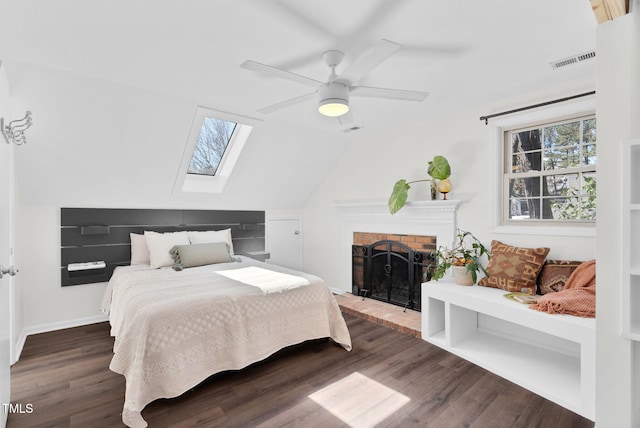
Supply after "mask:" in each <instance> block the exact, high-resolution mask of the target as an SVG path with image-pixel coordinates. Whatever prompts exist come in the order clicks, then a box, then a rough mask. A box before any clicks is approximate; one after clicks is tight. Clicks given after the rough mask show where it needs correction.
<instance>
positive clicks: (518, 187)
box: [509, 177, 540, 198]
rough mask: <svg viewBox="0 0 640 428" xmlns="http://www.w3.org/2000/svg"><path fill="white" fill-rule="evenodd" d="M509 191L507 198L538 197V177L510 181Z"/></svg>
mask: <svg viewBox="0 0 640 428" xmlns="http://www.w3.org/2000/svg"><path fill="white" fill-rule="evenodd" d="M509 189H510V192H509V198H513V197H515V198H530V197H534V196H540V177H529V178H516V179H511V180H509Z"/></svg>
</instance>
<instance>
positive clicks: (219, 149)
mask: <svg viewBox="0 0 640 428" xmlns="http://www.w3.org/2000/svg"><path fill="white" fill-rule="evenodd" d="M235 129H236V123H234V122H227V121H225V120H220V119H215V118H211V117H205V118H204V121H203V123H202V128H201V129H200V135H199V136H198V142H197V144H196V148H195V150H194V151H193V156H192V157H191V162H189V170H188V171H187V172H188V174H199V175H215V174H216V171H217V170H218V167H219V166H220V161H221V160H222V157H223V156H224V153H225V150H226V149H227V147H228V146H229V142H230V141H231V137H232V135H233V131H234V130H235Z"/></svg>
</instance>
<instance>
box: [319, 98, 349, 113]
mask: <svg viewBox="0 0 640 428" xmlns="http://www.w3.org/2000/svg"><path fill="white" fill-rule="evenodd" d="M318 111H319V112H320V113H321V114H323V115H325V116H329V117H338V116H342V115H343V114H346V113H347V112H348V111H349V103H348V102H347V100H324V101H320V106H318Z"/></svg>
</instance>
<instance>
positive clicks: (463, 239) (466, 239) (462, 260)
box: [431, 229, 491, 285]
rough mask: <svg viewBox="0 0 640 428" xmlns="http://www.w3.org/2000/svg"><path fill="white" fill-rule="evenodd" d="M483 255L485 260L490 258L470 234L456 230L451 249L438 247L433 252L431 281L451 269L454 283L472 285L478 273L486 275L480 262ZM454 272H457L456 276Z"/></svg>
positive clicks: (485, 249) (476, 279) (480, 243)
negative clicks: (434, 263)
mask: <svg viewBox="0 0 640 428" xmlns="http://www.w3.org/2000/svg"><path fill="white" fill-rule="evenodd" d="M485 254H486V256H487V259H490V258H491V254H490V253H489V250H487V248H486V247H485V246H484V245H482V242H480V241H479V240H478V238H476V237H475V236H473V234H472V233H471V232H467V231H464V230H460V229H458V233H457V235H456V241H455V244H454V246H453V248H451V249H449V248H446V247H438V249H437V250H436V251H435V252H434V257H435V261H436V266H435V268H434V270H433V272H432V273H431V279H432V280H434V281H437V280H439V279H441V278H442V277H444V275H445V273H446V272H447V270H449V269H450V268H451V269H453V270H454V279H455V280H456V283H458V284H461V285H473V284H475V283H476V282H477V281H478V271H481V272H482V273H484V274H485V275H488V274H487V271H486V269H485V267H484V266H483V265H482V261H481V258H482V256H484V255H485ZM456 270H458V271H459V272H458V275H456V272H455V271H456ZM465 277H466V278H465Z"/></svg>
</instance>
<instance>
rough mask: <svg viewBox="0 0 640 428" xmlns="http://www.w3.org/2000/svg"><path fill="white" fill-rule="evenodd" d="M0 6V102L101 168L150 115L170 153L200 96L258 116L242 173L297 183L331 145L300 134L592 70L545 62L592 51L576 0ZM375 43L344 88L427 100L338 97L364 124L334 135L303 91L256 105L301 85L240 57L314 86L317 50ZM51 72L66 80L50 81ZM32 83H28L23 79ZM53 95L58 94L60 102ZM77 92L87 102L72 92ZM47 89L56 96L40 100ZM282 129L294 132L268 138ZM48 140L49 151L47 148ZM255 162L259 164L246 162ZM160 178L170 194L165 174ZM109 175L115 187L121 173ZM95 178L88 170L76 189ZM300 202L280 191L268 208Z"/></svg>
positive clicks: (413, 114) (21, 1) (324, 165)
mask: <svg viewBox="0 0 640 428" xmlns="http://www.w3.org/2000/svg"><path fill="white" fill-rule="evenodd" d="M0 11H1V13H0V60H2V61H4V62H5V64H6V65H7V68H8V70H9V77H10V84H11V88H12V97H14V98H15V100H14V102H13V104H12V105H13V106H16V105H17V106H18V107H19V108H22V106H23V105H24V106H27V105H29V106H30V107H29V108H30V109H32V110H34V122H35V123H36V124H37V123H38V122H40V123H41V124H48V127H47V128H46V131H47V132H46V134H45V133H42V134H40V139H41V140H42V141H41V145H46V144H47V142H46V141H55V144H58V145H59V144H61V143H63V142H64V144H68V147H69V148H68V149H67V150H68V151H69V153H79V152H78V150H80V149H82V148H84V149H85V151H86V152H87V153H91V154H92V155H94V156H95V155H96V154H97V153H99V152H100V150H101V151H102V153H103V156H104V158H103V159H104V162H106V163H108V162H112V165H111V166H113V162H115V158H114V157H112V156H111V155H109V154H108V153H110V150H109V146H108V144H109V142H110V143H111V144H114V145H115V148H114V150H121V151H120V155H121V156H119V157H118V158H119V159H121V160H123V162H124V164H123V165H124V166H127V167H131V166H132V165H133V164H136V162H133V161H131V159H128V158H127V156H126V155H125V156H122V154H123V153H127V151H129V152H131V153H135V154H136V155H137V156H142V155H143V154H144V153H148V151H145V150H144V147H145V145H148V144H149V143H148V142H146V143H143V142H140V141H141V140H144V138H145V133H144V132H143V129H142V127H144V128H145V129H149V127H153V126H154V124H155V125H156V126H158V127H159V129H158V130H156V132H155V134H157V135H154V140H155V141H156V142H157V146H156V147H159V148H162V149H163V150H164V151H166V153H167V155H166V156H167V157H170V156H171V157H172V156H174V155H175V153H179V154H180V153H182V149H183V147H184V143H185V139H186V136H187V135H186V134H187V132H188V129H189V127H190V125H191V123H190V120H191V116H192V114H193V113H194V111H195V106H197V105H201V106H205V107H208V108H213V109H218V110H223V111H228V112H232V113H236V114H241V115H246V116H250V117H253V118H257V119H261V120H263V121H264V124H265V127H264V128H265V129H264V130H263V131H262V132H261V133H259V135H258V136H259V137H260V138H261V140H260V142H256V143H254V148H256V147H260V148H259V149H256V150H257V151H256V150H254V151H253V152H252V153H253V155H252V156H253V160H252V162H255V163H254V164H253V165H249V166H247V165H245V168H247V169H248V170H256V169H257V170H260V171H261V172H265V171H266V172H272V173H273V174H274V177H273V179H274V180H275V181H277V182H287V180H288V179H289V178H293V177H296V179H297V180H302V182H301V183H299V185H300V186H301V187H302V188H308V189H312V188H314V187H315V186H316V185H317V184H318V182H319V180H321V179H322V177H323V175H324V173H325V172H326V171H328V170H329V169H330V168H331V167H332V165H333V163H334V162H335V160H336V159H337V158H338V157H339V155H340V153H341V151H342V150H344V144H327V145H326V146H324V147H316V145H314V144H309V146H307V147H304V146H303V147H302V148H300V147H299V146H300V145H304V144H305V143H304V142H303V140H306V139H307V138H309V139H311V141H329V140H331V141H344V142H345V144H346V141H348V138H354V137H353V135H366V132H376V131H380V130H383V129H387V128H393V127H398V126H402V125H403V124H404V123H408V122H411V121H417V120H421V119H423V118H426V117H430V116H434V115H438V114H443V113H446V112H450V111H454V110H459V109H462V108H468V107H471V106H474V105H478V104H481V103H485V102H487V101H491V100H495V99H499V98H503V97H507V96H510V95H514V94H518V93H522V92H524V91H531V90H535V89H537V88H545V87H548V86H552V85H560V84H562V83H563V82H568V81H571V80H574V79H578V78H585V77H586V78H588V77H590V76H591V77H592V76H593V75H594V70H595V62H594V61H586V62H584V63H581V64H577V65H574V66H570V67H565V68H561V69H558V70H552V69H551V67H550V66H549V63H550V62H552V61H556V60H560V59H563V58H566V57H569V56H572V55H575V54H579V53H582V52H585V51H589V50H593V49H594V48H595V27H596V20H595V18H594V16H593V13H592V11H591V6H590V3H589V2H588V1H587V0H563V1H557V0H538V1H536V2H523V1H513V0H486V1H483V2H476V1H461V2H460V1H459V2H453V1H434V0H425V1H418V0H349V1H344V0H324V1H304V2H303V1H295V0H287V1H283V0H281V1H276V0H236V1H233V2H230V1H223V0H190V1H180V0H156V1H144V0H117V1H86V0H58V1H55V2H54V1H49V0H0ZM380 39H388V40H391V41H394V42H396V43H399V44H401V45H403V48H402V49H401V50H400V51H398V52H397V53H395V54H394V55H393V56H391V57H390V58H389V59H388V60H387V61H385V62H384V63H382V64H381V65H380V66H378V67H376V68H375V69H374V70H372V71H371V72H370V73H368V74H367V75H366V76H364V77H363V79H361V80H360V81H359V82H358V83H359V84H361V85H367V86H381V87H387V88H398V89H409V90H419V91H427V92H429V93H430V96H429V97H428V98H427V99H426V100H425V101H423V102H420V103H416V102H404V101H392V100H379V99H371V98H355V97H353V98H352V99H351V108H352V112H353V115H354V118H355V123H354V124H355V125H358V126H362V127H363V129H362V131H358V132H356V133H348V134H345V133H343V132H342V130H343V129H344V128H346V127H347V126H341V125H340V124H339V123H338V122H337V120H336V119H331V118H326V117H323V116H321V115H319V114H318V112H317V103H316V102H315V101H313V100H312V101H308V102H305V103H303V104H300V105H297V106H294V107H290V108H288V109H284V110H281V111H278V112H276V113H272V114H270V115H262V114H260V113H258V112H257V110H258V109H260V108H262V107H265V106H268V105H271V104H274V103H277V102H280V101H284V100H286V99H288V98H292V97H296V96H299V95H303V94H305V93H308V92H310V88H309V87H306V86H304V85H300V84H297V83H295V82H291V81H287V80H281V79H277V78H273V77H270V76H266V75H262V74H259V73H255V72H251V71H248V70H243V69H240V67H239V66H240V64H241V63H242V62H243V61H245V60H247V59H252V60H255V61H258V62H262V63H266V64H270V65H273V66H277V67H281V68H284V69H287V70H290V71H292V72H295V73H298V74H301V75H304V76H308V77H311V78H313V79H317V80H320V81H325V80H326V79H327V77H328V75H329V69H328V68H327V67H326V65H325V64H324V62H323V60H322V59H321V54H322V53H323V52H324V51H326V50H329V49H339V50H342V51H344V52H345V54H346V55H345V59H344V60H343V64H342V65H341V66H340V67H339V68H338V70H337V71H338V72H339V71H340V70H341V69H343V68H344V67H347V66H348V65H349V64H350V63H352V62H353V61H354V60H356V59H357V58H358V57H359V56H360V55H362V54H363V53H364V52H365V51H366V50H367V49H369V48H370V47H371V46H372V45H374V44H375V43H376V42H377V41H378V40H380ZM54 76H57V77H54ZM61 76H62V77H61ZM56 82H58V83H56ZM60 82H66V84H68V85H69V87H66V88H61V87H59V86H60ZM38 85H43V87H42V88H34V87H37V86H38ZM52 86H58V87H57V88H55V87H52ZM311 90H312V89H311ZM65 91H66V92H65ZM65 93H67V94H69V97H70V98H71V100H69V99H64V94H65ZM89 93H93V97H89V98H87V94H89ZM38 94H40V95H38ZM39 96H40V97H41V98H42V99H37V98H38V97H39ZM45 96H46V97H48V99H49V101H48V102H46V101H44V97H45ZM52 96H54V97H62V98H61V99H58V100H55V101H53V100H51V97H52ZM74 99H77V103H78V104H76V105H75V106H73V105H71V104H73V102H74ZM79 103H84V105H79ZM87 103H88V105H87ZM105 106H107V107H105ZM118 106H120V107H118ZM159 106H171V108H170V109H169V110H173V111H172V113H173V116H172V115H171V114H168V115H167V116H172V117H173V118H174V119H175V121H176V123H174V124H172V126H169V127H168V128H166V129H165V128H163V127H164V126H165V125H166V124H167V123H168V122H169V118H167V117H158V118H157V119H158V121H154V117H149V118H145V117H144V116H145V115H144V114H142V115H140V111H144V108H145V107H150V108H151V109H152V108H153V107H156V108H160V107H159ZM36 107H40V108H41V110H40V111H36ZM105 108H106V109H107V110H108V114H107V116H109V117H108V119H109V121H110V122H106V119H105V121H101V120H100V118H99V117H94V116H95V115H96V114H98V115H104V114H105V111H104V110H103V109H105ZM43 109H44V110H43ZM92 109H93V110H92ZM118 109H120V110H119V111H117V112H116V111H115V110H118ZM152 111H153V110H152ZM19 114H20V113H19V112H16V115H19ZM71 116H73V117H71ZM141 116H142V119H139V118H140V117H141ZM70 120H71V121H73V122H77V123H81V125H80V127H81V128H82V129H83V131H84V132H83V134H82V136H81V137H79V136H78V135H75V134H74V133H72V132H70V130H69V126H70ZM87 123H88V125H87ZM43 126H44V125H43ZM287 126H291V127H292V129H293V130H294V131H290V132H282V129H284V128H285V127H287ZM350 126H353V124H352V125H350ZM136 127H140V129H136ZM34 128H35V125H34ZM85 128H86V129H85ZM100 128H102V129H109V131H108V132H109V133H111V134H113V135H110V136H109V138H108V141H107V140H105V139H104V138H102V137H100V136H99V135H97V132H99V131H98V130H99V129H100ZM44 129H45V128H41V131H43V130H44ZM305 130H306V131H305ZM92 131H93V132H92ZM183 131H184V136H182V133H183ZM302 134H304V135H306V136H305V137H301V135H302ZM168 135H170V136H171V138H170V139H168V137H167V136H168ZM307 136H308V137H307ZM165 139H166V141H164V140H165ZM45 140H46V141H45ZM94 141H95V142H94ZM135 142H139V144H140V146H136V144H137V143H135ZM52 144H53V143H52ZM296 144H297V145H298V147H297V148H295V149H293V150H291V148H292V147H294V146H295V145H296ZM105 145H106V146H105ZM120 146H122V147H120ZM58 150H59V147H56V148H53V147H51V148H49V150H48V152H49V153H53V154H54V156H58V155H59V153H58V154H56V153H57V151H58ZM327 150H328V151H329V152H327ZM43 152H45V150H41V151H40V153H43ZM29 153H30V155H23V156H25V157H27V156H33V157H34V158H33V159H29V161H30V162H35V163H40V164H42V165H41V166H42V167H43V168H45V170H47V168H49V172H53V169H52V167H49V166H47V165H48V162H47V161H45V160H44V159H40V161H38V160H37V156H42V154H38V152H37V151H36V150H33V149H32V150H31V151H30V152H29ZM258 154H260V156H268V158H260V156H258ZM68 155H69V154H68ZM155 156H156V155H154V156H153V157H154V158H155ZM294 156H295V157H294ZM300 156H311V157H315V158H316V159H315V163H313V165H314V168H313V169H314V170H313V177H311V176H309V177H307V175H309V174H302V176H301V174H300V172H299V170H298V171H296V170H295V168H292V165H293V163H294V162H296V161H301V159H300V158H299V157H300ZM66 158H67V159H69V157H68V156H67V157H66ZM250 159H251V158H250ZM179 160H180V159H176V160H175V161H176V162H179ZM265 161H268V162H269V168H265V167H261V166H260V165H261V162H265ZM70 162H71V164H72V165H75V163H74V162H73V161H70ZM158 162H159V163H160V164H161V165H162V168H163V170H164V171H166V170H167V169H171V168H173V166H172V165H173V161H172V160H171V158H163V157H162V156H159V159H158ZM305 162H306V161H304V160H302V163H305ZM26 163H27V162H26V161H25V164H26ZM81 163H82V162H78V165H75V168H76V171H75V173H83V174H90V173H91V171H86V169H89V170H91V168H84V169H85V171H82V167H81V166H80V164H81ZM124 166H123V168H124ZM149 168H150V169H148V170H147V171H146V174H149V175H153V176H154V177H155V176H158V174H160V173H162V172H163V170H161V169H160V167H157V168H156V169H153V168H152V167H149ZM176 168H177V166H176ZM261 168H262V169H261ZM106 170H107V167H105V168H104V171H100V172H102V173H103V174H104V173H105V172H106ZM127 171H128V170H127ZM125 174H133V172H131V171H128V172H125ZM246 174H247V175H246V177H247V178H246V179H245V180H244V182H243V179H239V181H238V183H237V184H236V191H238V189H242V188H249V186H250V182H254V183H255V182H256V179H258V180H259V177H260V176H259V175H258V174H257V173H254V174H252V173H250V172H247V173H246ZM116 175H117V174H116ZM169 175H170V178H169V179H166V180H165V181H166V182H167V185H168V190H167V191H169V192H170V189H172V188H173V181H174V180H175V171H173V170H171V171H170V172H169ZM21 178H22V181H23V182H24V183H25V186H27V189H30V188H31V187H32V188H33V189H31V190H33V191H34V192H35V191H36V190H35V187H36V183H31V184H29V178H28V177H27V176H24V177H23V176H22V175H21ZM112 179H113V180H115V182H112V184H113V185H116V186H118V185H124V184H125V181H126V180H123V181H122V182H121V183H119V182H118V180H117V178H112ZM95 180H98V179H97V178H96V179H95ZM95 180H92V179H89V180H88V184H87V186H90V185H93V184H95V183H93V181H95ZM67 181H68V180H67ZM160 181H162V180H161V179H160ZM152 184H154V185H158V183H157V182H155V183H152ZM67 185H70V184H68V183H67ZM150 185H151V184H150ZM29 186H31V187H29ZM71 186H72V187H73V186H79V187H82V185H80V184H73V185H71ZM238 186H239V187H238ZM150 189H151V188H146V187H141V189H140V190H141V191H149V190H150ZM25 191H26V192H29V191H30V190H25ZM78 191H83V192H84V191H86V189H85V190H78ZM87 201H88V202H90V201H91V198H89V199H88V200H87ZM302 202H303V200H293V199H286V198H285V199H283V200H282V201H280V203H281V204H283V206H287V205H294V206H296V205H297V206H299V205H300V203H302Z"/></svg>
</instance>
